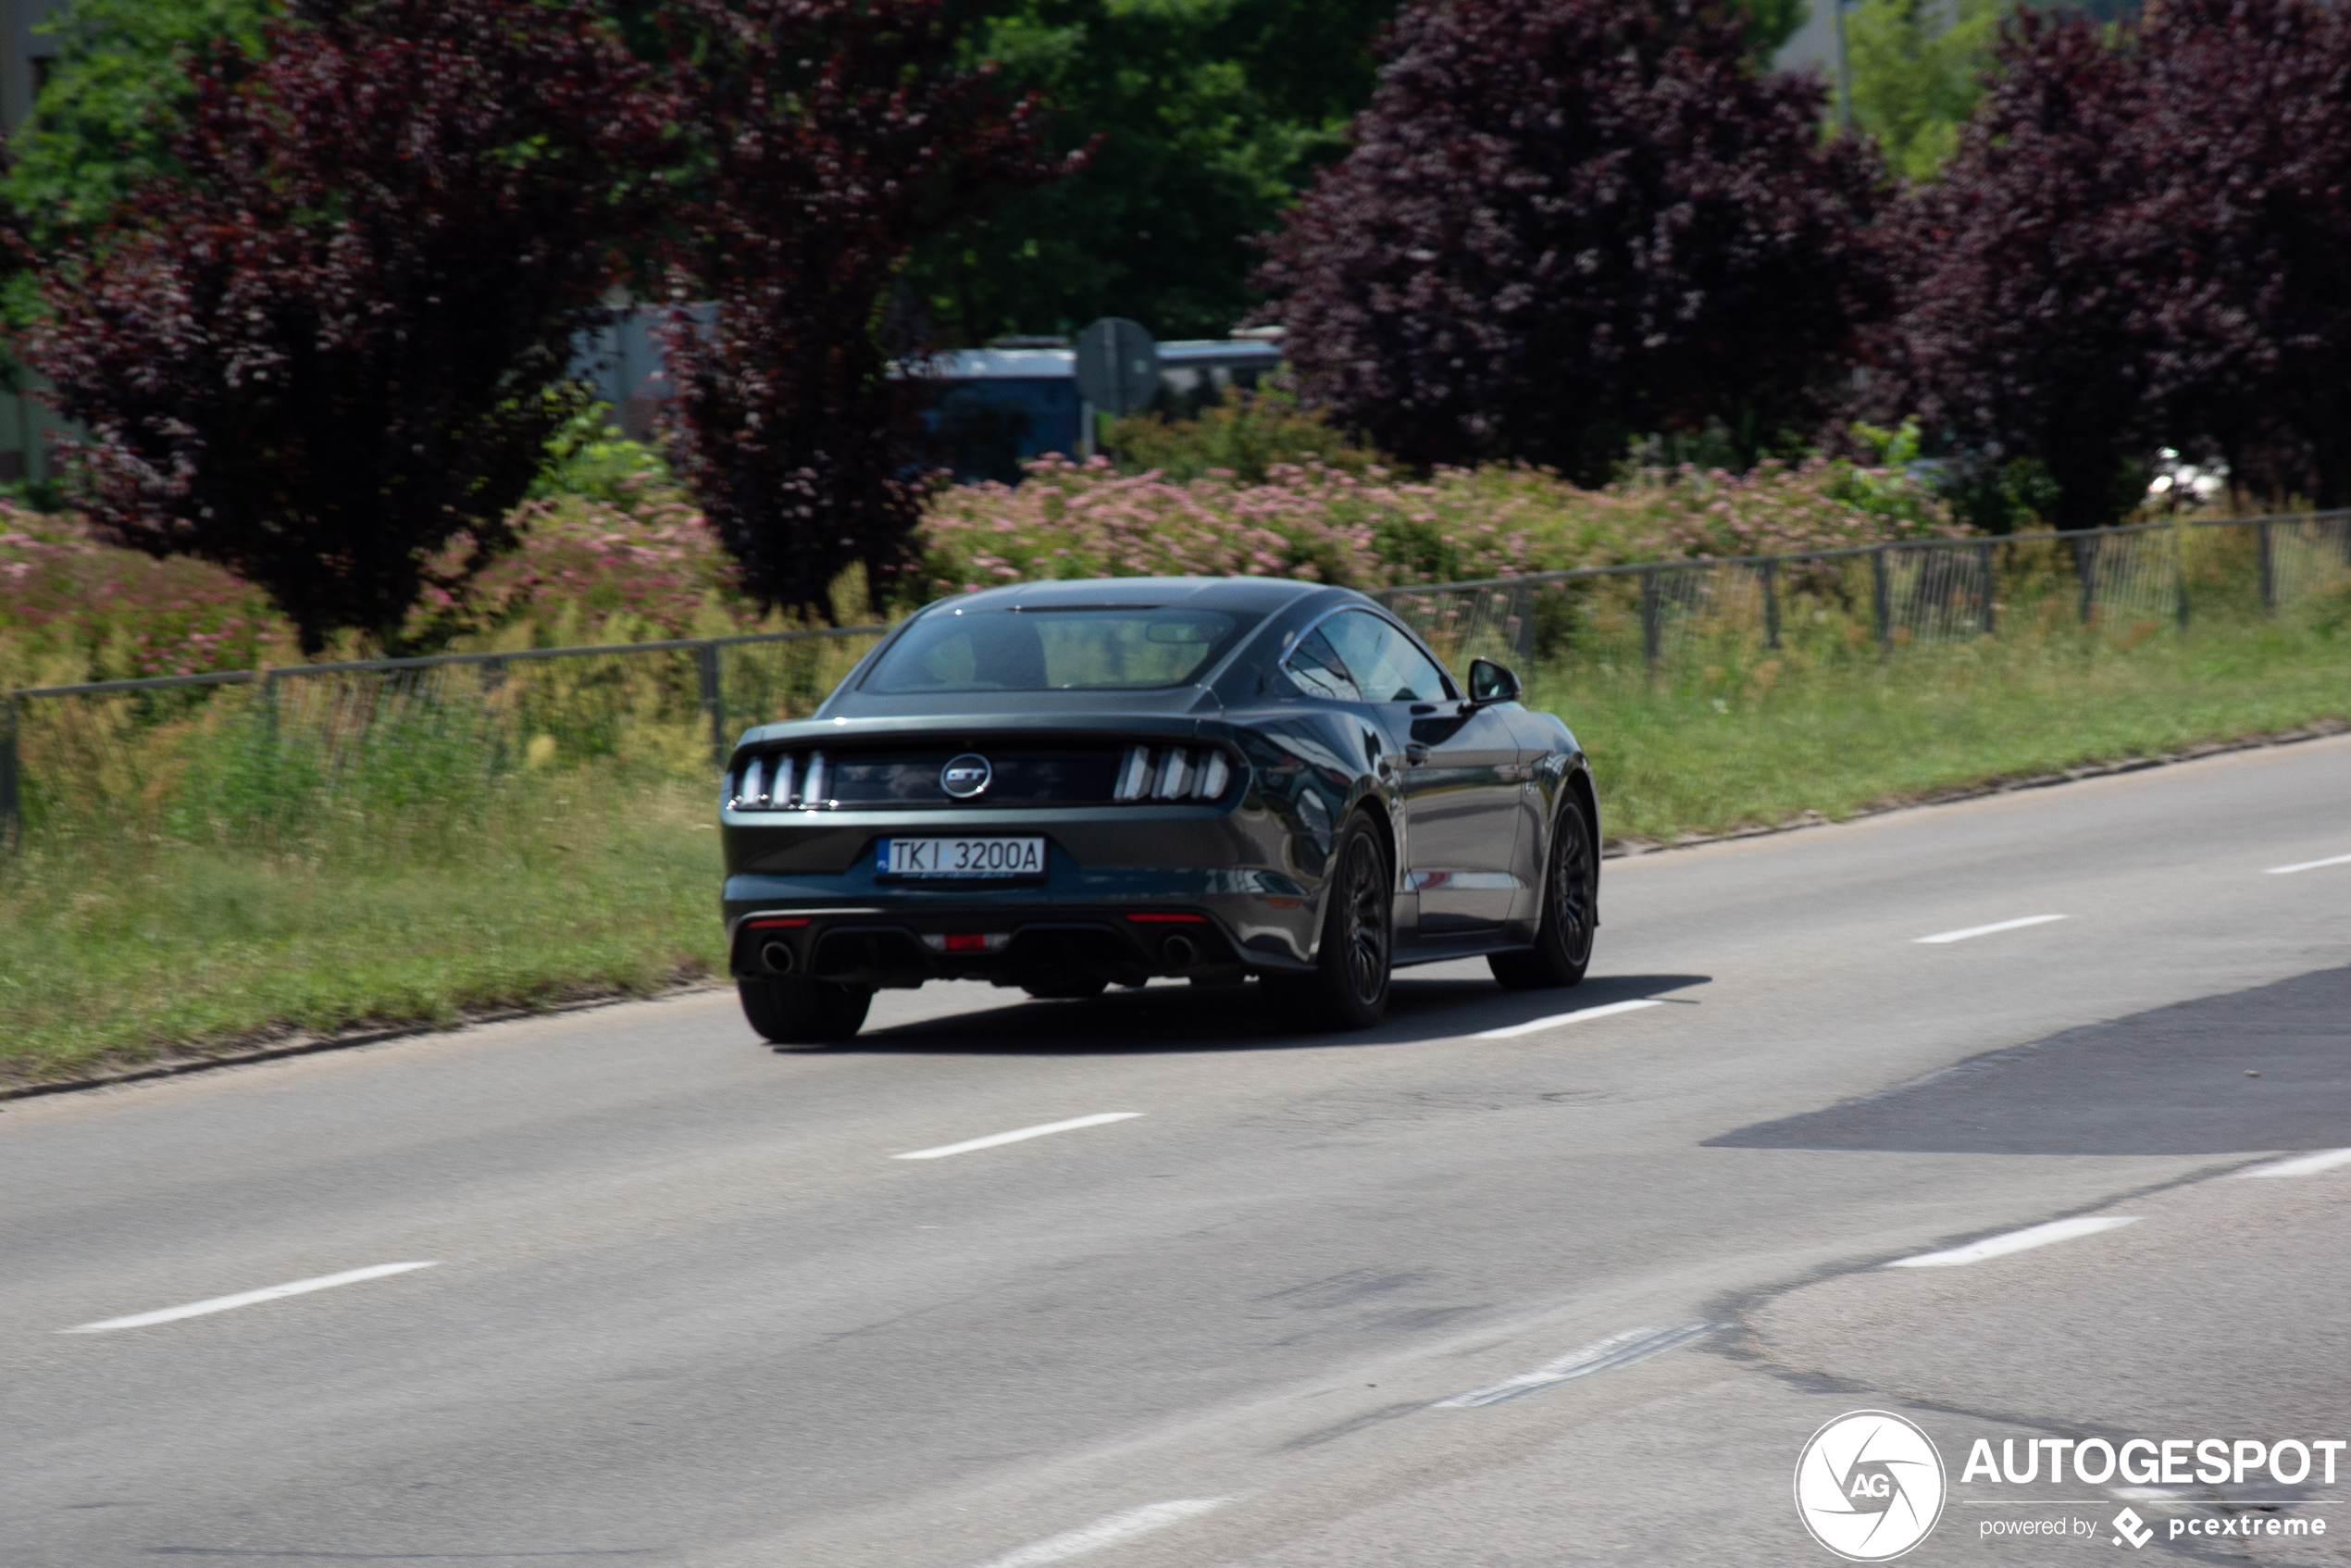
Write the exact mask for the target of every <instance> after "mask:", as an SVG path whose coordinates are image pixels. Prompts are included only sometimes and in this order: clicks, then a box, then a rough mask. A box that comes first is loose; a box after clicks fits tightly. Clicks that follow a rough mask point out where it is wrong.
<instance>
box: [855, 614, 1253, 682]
mask: <svg viewBox="0 0 2351 1568" xmlns="http://www.w3.org/2000/svg"><path fill="white" fill-rule="evenodd" d="M1257 618H1258V617H1256V616H1235V615H1225V614H1221V613H1219V612H1217V611H1214V610H1188V609H1153V608H1148V607H1144V606H1139V605H1138V606H1134V607H1095V608H1088V609H1068V610H1059V609H1055V610H1035V609H1029V610H934V611H932V612H931V613H930V614H929V615H927V616H923V617H922V619H920V620H918V621H916V622H915V623H914V625H913V626H912V627H911V628H908V629H907V631H906V634H905V635H904V636H903V637H901V638H900V639H899V640H898V641H896V642H894V643H892V644H890V648H889V653H885V654H883V655H882V659H881V663H880V664H879V665H877V666H875V668H874V673H873V674H872V675H870V676H868V677H866V678H865V690H866V691H877V692H885V693H889V692H900V693H910V692H918V691H1142V690H1145V689H1148V688H1150V687H1154V686H1181V685H1183V684H1184V683H1185V682H1187V681H1188V680H1190V679H1191V678H1193V677H1195V676H1196V675H1198V674H1200V672H1201V671H1203V670H1206V669H1208V668H1210V667H1211V666H1213V665H1214V664H1215V663H1216V661H1217V660H1218V659H1220V658H1222V657H1224V655H1225V650H1226V649H1228V648H1230V647H1231V646H1232V645H1233V643H1234V642H1235V641H1238V639H1239V637H1240V635H1241V633H1243V632H1245V631H1247V630H1248V629H1249V628H1250V626H1251V625H1253V624H1255V622H1256V620H1257Z"/></svg>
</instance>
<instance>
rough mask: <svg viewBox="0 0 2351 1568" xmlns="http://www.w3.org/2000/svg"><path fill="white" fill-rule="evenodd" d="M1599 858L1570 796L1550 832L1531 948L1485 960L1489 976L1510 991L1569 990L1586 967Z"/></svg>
mask: <svg viewBox="0 0 2351 1568" xmlns="http://www.w3.org/2000/svg"><path fill="white" fill-rule="evenodd" d="M1599 878H1600V857H1599V854H1598V850H1597V848H1596V847H1595V846H1594V844H1593V842H1592V824H1591V822H1590V820H1589V819H1588V818H1586V816H1585V815H1584V807H1583V804H1582V803H1580V802H1578V801H1576V800H1574V798H1573V797H1571V798H1570V799H1569V801H1568V803H1567V804H1566V806H1565V807H1563V808H1562V809H1561V812H1560V819H1559V826H1558V827H1557V828H1554V829H1553V830H1552V832H1551V848H1550V864H1549V865H1547V866H1545V867H1544V869H1543V923H1542V925H1541V926H1540V927H1537V928H1536V932H1535V945H1534V946H1533V947H1531V948H1522V949H1520V950H1519V951H1518V952H1498V953H1495V954H1494V955H1492V956H1491V957H1489V958H1488V959H1486V967H1487V968H1489V969H1491V970H1493V971H1494V977H1495V978H1496V979H1498V980H1499V981H1501V982H1502V984H1504V985H1505V986H1508V987H1509V988H1510V989H1512V990H1547V989H1552V988H1554V987H1558V986H1572V985H1574V984H1576V983H1577V982H1578V981H1580V980H1582V979H1583V978H1584V971H1585V970H1586V969H1587V968H1589V967H1590V966H1591V963H1592V939H1593V936H1594V935H1595V933H1596V931H1597V929H1598V926H1599V902H1600V879H1599Z"/></svg>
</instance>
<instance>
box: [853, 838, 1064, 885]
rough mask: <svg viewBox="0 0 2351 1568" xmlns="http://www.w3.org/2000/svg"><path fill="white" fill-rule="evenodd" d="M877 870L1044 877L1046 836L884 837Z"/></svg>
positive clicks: (888, 874) (901, 873) (906, 873)
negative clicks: (985, 837)
mask: <svg viewBox="0 0 2351 1568" xmlns="http://www.w3.org/2000/svg"><path fill="white" fill-rule="evenodd" d="M874 870H875V871H876V872H877V874H879V875H881V876H884V877H1042V876H1043V875H1045V840H1042V839H884V840H882V841H881V851H880V852H879V853H878V854H877V855H876V856H875V859H874Z"/></svg>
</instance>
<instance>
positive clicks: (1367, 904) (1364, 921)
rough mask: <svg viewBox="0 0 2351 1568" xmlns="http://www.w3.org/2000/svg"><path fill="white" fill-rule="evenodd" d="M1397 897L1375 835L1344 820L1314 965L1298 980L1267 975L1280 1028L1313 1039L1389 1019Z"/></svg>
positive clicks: (1358, 822)
mask: <svg viewBox="0 0 2351 1568" xmlns="http://www.w3.org/2000/svg"><path fill="white" fill-rule="evenodd" d="M1395 893H1396V875H1395V871H1394V869H1393V868H1392V867H1391V866H1390V865H1388V862H1387V846H1386V845H1385V844H1383V843H1382V842H1381V841H1380V836H1379V833H1378V831H1377V830H1376V829H1375V828H1373V826H1372V825H1371V822H1370V821H1369V819H1367V818H1365V817H1364V816H1362V815H1361V814H1358V815H1354V816H1351V817H1350V818H1348V821H1347V826H1346V827H1345V828H1341V829H1340V830H1339V835H1338V844H1337V848H1336V849H1335V850H1334V851H1333V852H1332V854H1331V877H1330V890H1329V894H1328V902H1327V903H1326V904H1325V908H1324V911H1323V940H1322V947H1321V949H1320V951H1319V952H1318V953H1317V954H1316V957H1315V961H1314V967H1313V968H1312V970H1310V971H1309V972H1307V973H1305V974H1302V975H1275V976H1268V977H1267V983H1268V985H1269V987H1270V988H1271V989H1272V991H1273V994H1274V1004H1275V1008H1276V1010H1277V1011H1278V1012H1279V1013H1280V1014H1281V1017H1282V1021H1283V1022H1284V1023H1285V1024H1287V1026H1288V1027H1291V1028H1293V1029H1297V1030H1300V1031H1305V1032H1315V1033H1319V1032H1322V1031H1324V1030H1328V1029H1368V1028H1370V1027H1372V1026H1373V1025H1375V1024H1377V1023H1378V1022H1379V1021H1380V1020H1381V1019H1382V1018H1384V1017H1386V1016H1387V991H1388V976H1389V972H1390V969H1391V966H1392V961H1393V959H1394V957H1395V946H1396V930H1395V909H1396V899H1395Z"/></svg>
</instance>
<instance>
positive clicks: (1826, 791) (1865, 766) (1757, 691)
mask: <svg viewBox="0 0 2351 1568" xmlns="http://www.w3.org/2000/svg"><path fill="white" fill-rule="evenodd" d="M1533 686H1534V690H1533V691H1532V693H1531V694H1530V700H1531V701H1532V702H1533V703H1535V705H1536V706H1539V707H1546V708H1549V709H1550V710H1551V711H1553V712H1555V713H1557V714H1559V715H1560V716H1561V717H1562V718H1564V719H1565V720H1567V722H1568V725H1569V727H1570V728H1573V729H1574V731H1575V735H1576V739H1577V740H1580V741H1582V742H1583V744H1584V747H1585V750H1586V752H1587V753H1589V754H1590V755H1591V758H1592V761H1593V769H1594V774H1595V778H1596V779H1597V781H1598V786H1599V791H1600V803H1601V815H1602V816H1603V818H1604V819H1605V822H1606V825H1607V828H1608V832H1609V834H1610V836H1611V838H1638V839H1646V840H1660V841H1665V840H1673V838H1675V837H1677V836H1679V835H1682V834H1686V833H1717V832H1722V831H1724V830H1726V829H1731V828H1748V827H1758V826H1774V825H1777V824H1780V823H1785V822H1787V821H1789V820H1790V819H1792V818H1795V817H1797V816H1799V815H1802V814H1803V813H1805V812H1808V811H1810V812H1818V813H1820V814H1821V815H1825V816H1828V817H1830V818H1832V819H1834V818H1839V817H1844V816H1848V815H1852V814H1854V813H1856V812H1859V811H1861V810H1864V809H1868V808H1871V807H1874V806H1881V805H1887V804H1895V803H1900V802H1903V801H1906V800H1915V799H1917V798H1919V797H1921V796H1924V795H1929V794H1933V793H1934V792H1936V791H1938V790H1949V789H1953V788H1956V787H1962V786H1967V785H1973V784H1980V783H1984V782H1988V781H1991V780H1994V779H1998V778H2016V777H2024V776H2031V775H2034V774H2046V773H2050V772H2054V771H2056V770H2059V769H2061V768H2065V767H2070V766H2077V765H2084V764H2092V763H2104V762H2114V761H2120V760H2122V759H2124V758H2129V757H2142V756H2157V755H2161V754H2163V753H2169V752H2176V751H2178V750H2181V749H2182V748H2183V747H2187V746H2191V745H2195V744H2197V743H2200V742H2205V741H2213V740H2234V739H2237V738H2239V737H2243V736H2249V735H2261V734H2270V733H2275V732H2277V731H2280V730H2286V729H2293V728H2299V727H2301V726H2304V725H2307V724H2309V723H2311V722H2313V721H2314V720H2320V719H2337V720H2341V719H2351V636H2346V635H2345V634H2343V633H2342V632H2341V631H2340V630H2336V629H2333V628H2329V627H2327V626H2325V625H2324V624H2318V623H2305V624H2301V625H2295V626H2276V625H2257V626H2253V627H2249V628H2248V627H2237V628H2209V629H2204V630H2198V631H2194V632H2191V633H2188V634H2186V635H2180V634H2175V633H2173V632H2171V631H2170V630H2169V629H2163V630H2155V629H2153V628H2150V627H2144V626H2143V627H2142V628H2139V629H2138V633H2137V635H2136V636H2129V635H2126V636H2122V637H2106V636H2099V635H2079V634H2060V635H2056V636H2046V637H2020V638H2018V639H2016V640H2009V639H2006V638H2003V639H1998V640H1986V641H1971V642H1967V643H1961V644H1958V645H1947V646H1942V647H1921V648H1912V649H1897V650H1896V651H1894V652H1893V653H1890V654H1889V655H1887V656H1886V657H1885V658H1884V659H1882V660H1881V659H1878V658H1875V657H1873V656H1868V655H1864V656H1860V657H1847V658H1841V659H1836V660H1834V661H1828V662H1822V663H1817V664H1808V663H1807V662H1806V661H1805V660H1804V659H1802V658H1801V657H1799V656H1795V655H1789V656H1784V657H1781V658H1778V659H1773V658H1770V657H1768V656H1762V655H1748V656H1747V657H1745V658H1726V659H1724V660H1723V661H1722V662H1720V663H1717V664H1713V665H1698V666H1697V667H1696V668H1695V669H1694V670H1690V671H1686V672H1685V673H1683V674H1681V675H1680V676H1679V677H1678V678H1666V677H1661V678H1659V679H1657V680H1655V681H1650V680H1648V678H1644V677H1642V676H1641V675H1639V674H1637V673H1635V672H1621V673H1611V672H1603V671H1585V672H1578V671H1575V670H1574V669H1573V668H1572V667H1571V668H1566V669H1553V670H1550V671H1547V672H1545V673H1544V674H1543V675H1542V676H1541V677H1539V678H1536V680H1535V681H1534V682H1533Z"/></svg>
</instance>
